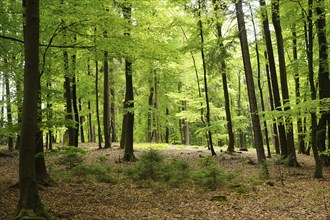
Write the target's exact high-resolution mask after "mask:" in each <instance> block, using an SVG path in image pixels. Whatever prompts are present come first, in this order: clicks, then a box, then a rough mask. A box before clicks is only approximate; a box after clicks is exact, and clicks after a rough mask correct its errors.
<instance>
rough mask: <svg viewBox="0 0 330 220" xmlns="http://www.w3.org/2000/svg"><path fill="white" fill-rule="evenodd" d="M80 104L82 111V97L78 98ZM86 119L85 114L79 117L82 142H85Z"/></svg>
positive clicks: (80, 110)
mask: <svg viewBox="0 0 330 220" xmlns="http://www.w3.org/2000/svg"><path fill="white" fill-rule="evenodd" d="M78 103H79V104H78V106H79V112H82V103H81V98H79V99H78ZM84 121H85V116H82V115H80V117H79V125H80V141H81V143H85V134H84V126H83V123H84Z"/></svg>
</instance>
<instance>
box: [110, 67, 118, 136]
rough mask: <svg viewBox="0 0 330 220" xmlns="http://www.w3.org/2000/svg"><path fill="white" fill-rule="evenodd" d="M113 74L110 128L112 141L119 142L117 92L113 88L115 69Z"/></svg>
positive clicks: (111, 80)
mask: <svg viewBox="0 0 330 220" xmlns="http://www.w3.org/2000/svg"><path fill="white" fill-rule="evenodd" d="M110 74H111V79H110V82H111V85H112V86H110V94H111V104H110V112H111V113H110V122H111V123H110V130H111V142H117V141H118V138H117V130H116V110H115V97H116V93H115V89H114V88H113V85H114V82H115V80H114V79H113V77H114V76H113V70H112V71H110Z"/></svg>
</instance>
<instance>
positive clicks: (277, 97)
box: [259, 0, 288, 158]
mask: <svg viewBox="0 0 330 220" xmlns="http://www.w3.org/2000/svg"><path fill="white" fill-rule="evenodd" d="M259 2H260V6H261V8H262V19H263V22H262V26H263V31H264V37H265V41H266V48H267V57H268V65H269V72H270V76H271V82H272V91H273V99H274V105H275V109H276V110H277V111H282V107H281V98H280V92H279V87H278V82H277V74H276V66H275V58H274V52H273V46H272V39H271V34H270V30H269V21H268V15H267V9H266V8H265V7H266V3H265V0H259ZM278 135H279V142H280V148H281V155H282V157H283V158H286V157H287V154H288V152H287V147H286V144H287V140H286V133H285V127H284V124H283V123H282V122H279V123H278Z"/></svg>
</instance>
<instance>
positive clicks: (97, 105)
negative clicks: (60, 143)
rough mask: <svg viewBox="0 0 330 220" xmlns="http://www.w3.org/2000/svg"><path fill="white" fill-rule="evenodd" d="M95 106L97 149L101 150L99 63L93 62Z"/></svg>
mask: <svg viewBox="0 0 330 220" xmlns="http://www.w3.org/2000/svg"><path fill="white" fill-rule="evenodd" d="M95 69H96V72H95V97H96V101H95V105H96V120H97V137H98V146H99V149H102V133H101V122H100V111H99V62H98V61H97V60H96V61H95Z"/></svg>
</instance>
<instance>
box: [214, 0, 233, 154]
mask: <svg viewBox="0 0 330 220" xmlns="http://www.w3.org/2000/svg"><path fill="white" fill-rule="evenodd" d="M213 6H214V10H215V11H220V10H219V5H218V3H216V0H213ZM218 17H219V16H218V15H217V19H218V20H219V18H218ZM216 28H217V34H218V41H219V45H220V50H221V51H224V44H223V39H222V30H221V28H222V24H221V23H220V22H219V21H217V23H216ZM224 56H225V54H224V53H222V54H221V58H220V59H221V60H220V62H221V76H222V85H223V94H224V97H225V112H226V120H227V133H228V148H227V151H231V152H233V151H234V150H235V138H234V133H233V123H232V120H231V113H230V100H229V99H230V98H229V93H228V84H227V67H226V62H225V57H224Z"/></svg>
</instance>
